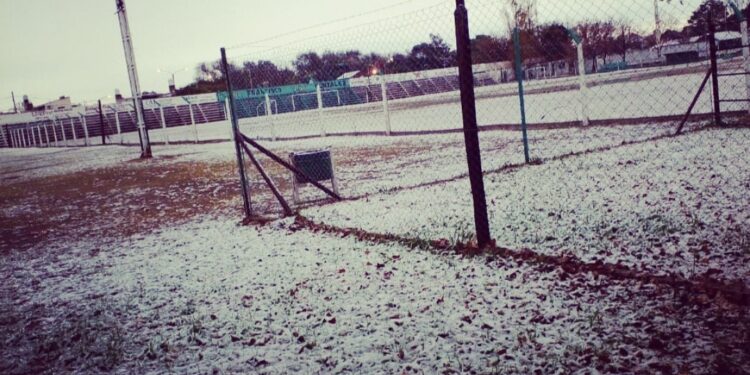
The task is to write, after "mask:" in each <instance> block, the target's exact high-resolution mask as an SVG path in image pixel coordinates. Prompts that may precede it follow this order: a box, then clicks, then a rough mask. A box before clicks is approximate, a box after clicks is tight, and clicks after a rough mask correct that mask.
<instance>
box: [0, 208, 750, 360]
mask: <svg viewBox="0 0 750 375" xmlns="http://www.w3.org/2000/svg"><path fill="white" fill-rule="evenodd" d="M290 226H291V222H290V221H281V222H277V223H275V224H273V225H272V226H270V227H265V228H258V229H255V228H253V227H241V226H238V225H237V224H236V223H235V222H234V221H222V220H218V221H216V220H205V221H201V220H197V221H195V222H193V223H191V224H188V225H183V226H179V227H175V228H167V229H164V230H163V231H162V233H157V234H152V235H148V236H136V237H133V238H131V239H129V240H127V241H124V242H120V243H117V244H114V245H99V244H96V243H92V242H83V243H70V244H65V245H63V244H60V246H59V248H57V249H56V250H52V249H47V250H45V254H50V255H48V256H42V257H38V256H36V257H31V256H27V255H24V254H16V255H14V256H12V257H4V258H3V261H2V263H0V269H1V270H2V274H3V275H4V282H3V283H2V285H0V298H2V304H0V308H2V309H3V311H2V314H1V315H0V316H2V317H3V318H2V322H0V323H2V324H0V333H2V335H0V337H3V339H2V340H3V341H2V344H3V345H0V371H2V372H3V373H7V374H20V373H27V372H41V371H43V370H46V369H55V371H56V372H61V371H65V372H67V371H73V372H98V371H102V372H112V373H132V372H136V373H164V372H176V373H191V374H192V373H195V374H198V373H208V372H213V373H253V372H259V373H267V374H288V373H352V374H355V373H356V374H359V373H406V374H423V373H492V372H493V371H494V373H508V374H528V373H534V372H535V371H540V372H542V373H589V372H592V371H596V370H598V371H604V372H611V373H622V372H631V371H632V372H652V371H656V370H657V369H664V368H668V369H670V370H671V371H676V370H678V369H680V370H684V371H687V372H690V373H707V372H711V371H712V369H715V368H716V366H717V362H720V360H719V359H717V358H719V350H720V348H718V347H717V346H715V345H714V342H716V340H718V339H721V340H723V342H724V343H725V345H727V346H725V347H723V348H726V347H729V348H736V347H737V337H743V336H742V332H740V331H734V329H735V327H728V328H722V327H724V326H722V324H724V321H725V320H727V319H731V318H732V317H733V316H734V312H731V311H724V313H723V314H722V315H719V316H718V317H717V316H716V315H715V314H716V311H714V310H713V309H714V308H713V307H711V308H702V309H693V308H692V307H691V305H690V304H688V305H683V304H681V302H680V300H675V299H674V298H673V297H672V295H673V294H672V293H673V292H672V291H671V290H662V289H660V288H654V287H653V286H648V285H645V286H644V285H638V284H636V283H632V282H612V281H611V280H606V279H598V278H596V277H593V276H590V275H575V276H571V275H567V276H566V275H564V274H563V273H561V271H559V270H546V271H543V270H540V269H539V268H537V267H533V266H529V265H525V264H519V263H516V262H513V261H507V260H503V259H485V258H481V257H480V258H474V259H465V258H460V257H457V256H453V255H448V254H432V253H429V252H424V251H410V250H408V249H405V248H402V247H399V246H394V245H373V244H367V243H362V242H358V241H356V240H355V239H353V238H337V237H332V236H327V235H322V234H315V233H310V232H307V231H298V232H293V231H292V232H290V231H288V229H289V228H290ZM730 321H731V320H730ZM709 322H713V323H711V324H709ZM717 325H718V326H717ZM728 353H729V354H730V356H731V357H732V358H731V359H732V360H734V361H737V362H736V363H739V366H744V365H742V364H741V363H742V357H741V356H740V357H735V354H736V353H734V352H732V350H728Z"/></svg>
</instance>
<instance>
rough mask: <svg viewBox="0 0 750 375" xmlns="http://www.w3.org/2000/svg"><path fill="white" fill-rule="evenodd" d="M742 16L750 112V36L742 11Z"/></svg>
mask: <svg viewBox="0 0 750 375" xmlns="http://www.w3.org/2000/svg"><path fill="white" fill-rule="evenodd" d="M740 15H741V16H742V18H741V22H740V31H741V32H742V57H743V59H744V64H743V65H744V69H745V93H746V99H747V100H748V102H747V111H748V112H749V113H750V38H748V34H747V18H745V17H744V14H742V12H740Z"/></svg>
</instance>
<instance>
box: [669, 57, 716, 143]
mask: <svg viewBox="0 0 750 375" xmlns="http://www.w3.org/2000/svg"><path fill="white" fill-rule="evenodd" d="M711 75H713V70H712V69H710V68H709V69H708V72H707V73H706V77H705V78H703V82H701V87H700V88H699V89H698V93H697V94H695V97H694V98H693V101H692V102H691V103H690V107H688V110H687V113H685V117H683V118H682V121H680V125H679V126H678V127H677V132H676V133H675V135H680V134H681V133H682V128H683V127H684V126H685V123H687V120H688V118H690V115H691V114H692V113H693V108H695V105H696V104H697V103H698V99H699V98H700V97H701V94H702V93H703V90H705V88H706V84H708V80H709V79H710V78H711Z"/></svg>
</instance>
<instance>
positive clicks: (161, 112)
mask: <svg viewBox="0 0 750 375" xmlns="http://www.w3.org/2000/svg"><path fill="white" fill-rule="evenodd" d="M154 104H156V105H157V106H158V107H159V117H160V119H161V131H162V133H164V144H165V145H167V146H169V136H168V135H167V120H166V117H164V106H163V105H161V103H159V102H158V101H156V100H154Z"/></svg>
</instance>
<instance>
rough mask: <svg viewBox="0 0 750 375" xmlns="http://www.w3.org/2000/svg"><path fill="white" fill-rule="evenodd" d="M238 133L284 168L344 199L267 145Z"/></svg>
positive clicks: (329, 193)
mask: <svg viewBox="0 0 750 375" xmlns="http://www.w3.org/2000/svg"><path fill="white" fill-rule="evenodd" d="M238 134H239V136H240V138H241V139H242V140H243V141H245V143H247V144H249V145H250V146H253V147H254V148H256V149H257V150H258V151H260V152H261V153H263V154H264V155H266V156H268V157H269V158H271V160H273V161H275V162H277V163H279V164H281V166H283V167H284V168H286V169H288V170H290V171H292V172H294V173H295V174H297V175H299V176H302V177H304V179H305V180H306V181H307V182H309V183H311V184H312V185H313V186H315V187H316V188H318V189H320V190H322V191H323V192H324V193H326V194H328V195H329V196H330V197H331V198H334V199H336V200H339V201H340V200H343V199H342V198H341V196H339V195H338V194H336V193H334V192H333V191H332V190H331V189H329V188H327V187H325V186H323V185H322V184H321V183H319V182H317V181H315V180H314V179H312V178H310V176H308V175H307V174H306V173H305V172H302V171H301V170H299V168H297V167H295V166H293V165H291V164H289V163H287V162H286V161H284V159H282V158H280V157H278V156H277V155H276V154H274V153H273V152H271V151H269V150H268V149H266V148H265V147H263V146H261V145H260V144H258V142H255V141H254V140H252V139H250V138H249V137H248V136H246V135H244V134H242V133H239V132H238Z"/></svg>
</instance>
